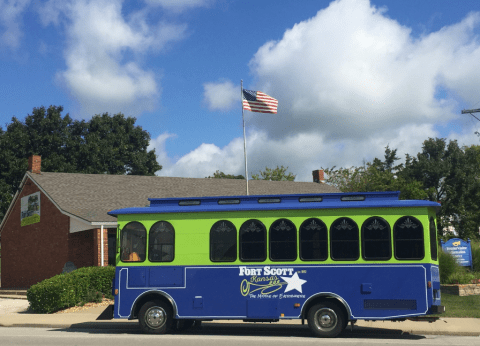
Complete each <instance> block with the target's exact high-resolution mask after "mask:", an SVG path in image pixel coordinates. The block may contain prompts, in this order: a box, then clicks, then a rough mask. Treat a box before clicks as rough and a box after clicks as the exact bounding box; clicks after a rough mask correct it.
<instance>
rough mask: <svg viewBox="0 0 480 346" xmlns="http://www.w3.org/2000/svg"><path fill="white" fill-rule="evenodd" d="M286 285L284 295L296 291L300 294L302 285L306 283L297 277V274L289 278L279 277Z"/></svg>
mask: <svg viewBox="0 0 480 346" xmlns="http://www.w3.org/2000/svg"><path fill="white" fill-rule="evenodd" d="M280 277H281V278H282V279H283V280H285V282H286V283H287V288H285V293H286V292H289V291H291V290H297V291H298V292H300V293H303V292H302V285H303V284H304V283H305V282H307V280H302V279H300V278H299V277H298V273H295V274H294V275H293V276H292V277H291V278H287V277H285V276H280Z"/></svg>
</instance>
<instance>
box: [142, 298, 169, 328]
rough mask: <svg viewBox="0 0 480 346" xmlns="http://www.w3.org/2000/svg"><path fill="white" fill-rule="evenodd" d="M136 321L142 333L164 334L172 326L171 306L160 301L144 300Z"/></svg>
mask: <svg viewBox="0 0 480 346" xmlns="http://www.w3.org/2000/svg"><path fill="white" fill-rule="evenodd" d="M138 322H139V323H140V327H141V328H142V330H143V332H144V333H148V334H165V333H167V332H168V331H170V329H171V327H172V323H173V313H172V308H171V307H170V305H169V304H166V303H164V302H161V301H150V302H146V303H145V304H143V306H142V307H141V308H140V311H139V313H138Z"/></svg>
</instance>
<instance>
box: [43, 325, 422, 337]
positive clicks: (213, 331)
mask: <svg viewBox="0 0 480 346" xmlns="http://www.w3.org/2000/svg"><path fill="white" fill-rule="evenodd" d="M52 330H54V331H65V332H76V333H90V334H143V333H142V331H141V330H140V327H139V326H138V323H136V322H111V323H109V322H88V323H78V324H73V325H72V326H71V327H70V328H64V329H57V328H56V329H52ZM171 334H176V335H198V336H200V335H205V336H207V335H222V336H263V337H278V336H285V337H303V338H314V337H315V336H314V335H313V334H312V332H311V331H310V329H308V326H307V325H303V326H302V325H279V324H274V323H272V324H260V323H256V324H251V323H211V322H209V323H203V324H202V326H201V327H200V328H191V329H188V330H185V331H182V332H174V333H171ZM338 338H360V339H371V338H376V339H404V340H420V339H425V336H423V335H415V334H409V333H404V332H403V331H402V330H400V329H379V328H370V327H357V326H355V327H354V329H353V331H351V330H350V327H348V328H347V329H346V330H345V331H344V332H343V333H342V334H340V336H339V337H338Z"/></svg>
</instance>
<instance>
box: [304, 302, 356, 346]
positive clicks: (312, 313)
mask: <svg viewBox="0 0 480 346" xmlns="http://www.w3.org/2000/svg"><path fill="white" fill-rule="evenodd" d="M307 320H308V326H309V327H310V329H311V330H312V332H313V333H314V334H315V335H316V336H319V337H323V338H334V337H336V336H338V335H339V334H340V333H341V332H342V331H343V330H344V329H345V326H346V324H347V323H346V318H345V314H344V313H343V311H342V309H341V308H340V307H339V306H338V304H335V303H333V302H323V303H320V304H316V305H314V306H312V307H311V308H310V310H308V315H307Z"/></svg>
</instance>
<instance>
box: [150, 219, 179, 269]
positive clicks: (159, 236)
mask: <svg viewBox="0 0 480 346" xmlns="http://www.w3.org/2000/svg"><path fill="white" fill-rule="evenodd" d="M174 257H175V229H174V228H173V226H172V225H171V224H170V223H169V222H166V221H159V222H157V223H155V224H154V225H153V226H152V228H150V234H149V238H148V259H149V260H150V261H151V262H172V261H173V259H174Z"/></svg>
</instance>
